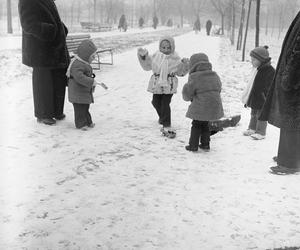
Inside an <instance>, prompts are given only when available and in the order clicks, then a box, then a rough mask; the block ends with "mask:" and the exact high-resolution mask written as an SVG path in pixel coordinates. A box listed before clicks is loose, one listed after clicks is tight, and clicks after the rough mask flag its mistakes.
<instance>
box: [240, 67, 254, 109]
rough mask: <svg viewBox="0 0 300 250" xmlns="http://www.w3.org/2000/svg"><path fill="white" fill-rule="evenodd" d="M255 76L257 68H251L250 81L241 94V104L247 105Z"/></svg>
mask: <svg viewBox="0 0 300 250" xmlns="http://www.w3.org/2000/svg"><path fill="white" fill-rule="evenodd" d="M256 74H257V68H253V69H252V71H251V74H250V79H249V81H248V84H247V85H246V86H245V88H244V91H243V93H242V98H241V99H242V103H243V104H247V102H248V100H249V96H250V93H251V90H252V86H253V83H254V79H255V77H256Z"/></svg>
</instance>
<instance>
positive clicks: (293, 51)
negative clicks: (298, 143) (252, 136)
mask: <svg viewBox="0 0 300 250" xmlns="http://www.w3.org/2000/svg"><path fill="white" fill-rule="evenodd" d="M299 69H300V12H298V14H297V16H296V18H295V19H294V21H293V22H292V24H291V25H290V27H289V30H288V31H287V34H286V36H285V39H284V41H283V45H282V49H281V54H280V57H279V60H278V64H277V67H276V72H275V77H274V81H273V82H272V85H271V88H270V91H269V93H268V96H267V100H266V103H265V105H264V107H263V111H262V114H261V117H260V118H259V119H260V120H265V121H268V122H269V123H270V124H272V125H274V126H276V127H278V128H283V129H286V130H298V131H299V130H300V70H299Z"/></svg>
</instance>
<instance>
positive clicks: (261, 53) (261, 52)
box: [250, 45, 271, 63]
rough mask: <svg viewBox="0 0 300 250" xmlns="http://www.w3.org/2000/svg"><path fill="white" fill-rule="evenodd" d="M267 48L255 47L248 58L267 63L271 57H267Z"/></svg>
mask: <svg viewBox="0 0 300 250" xmlns="http://www.w3.org/2000/svg"><path fill="white" fill-rule="evenodd" d="M268 48H269V47H268V46H266V45H265V46H261V47H256V48H255V49H253V50H252V51H251V52H250V56H252V57H254V58H256V59H257V60H259V61H260V62H262V63H264V62H268V61H270V60H271V57H270V56H269V51H268Z"/></svg>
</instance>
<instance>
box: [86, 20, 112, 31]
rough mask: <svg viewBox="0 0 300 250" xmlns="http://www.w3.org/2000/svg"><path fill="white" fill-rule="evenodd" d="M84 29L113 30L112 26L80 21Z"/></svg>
mask: <svg viewBox="0 0 300 250" xmlns="http://www.w3.org/2000/svg"><path fill="white" fill-rule="evenodd" d="M80 25H81V27H82V29H83V30H89V31H111V29H112V26H110V25H104V24H100V23H92V22H80Z"/></svg>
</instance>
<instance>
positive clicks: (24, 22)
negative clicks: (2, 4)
mask: <svg viewBox="0 0 300 250" xmlns="http://www.w3.org/2000/svg"><path fill="white" fill-rule="evenodd" d="M47 12H48V11H43V7H42V6H41V5H40V3H39V2H38V1H35V0H34V1H33V0H31V1H29V0H20V1H19V15H20V21H21V26H22V29H23V31H24V32H25V33H27V34H30V35H33V36H34V37H36V38H38V39H40V40H42V41H53V40H54V38H55V36H56V33H57V26H56V24H55V22H54V20H53V22H50V23H46V22H43V21H42V20H41V18H40V17H41V15H44V14H45V13H47ZM49 19H50V20H51V19H53V17H52V16H51V15H50V14H49Z"/></svg>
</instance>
